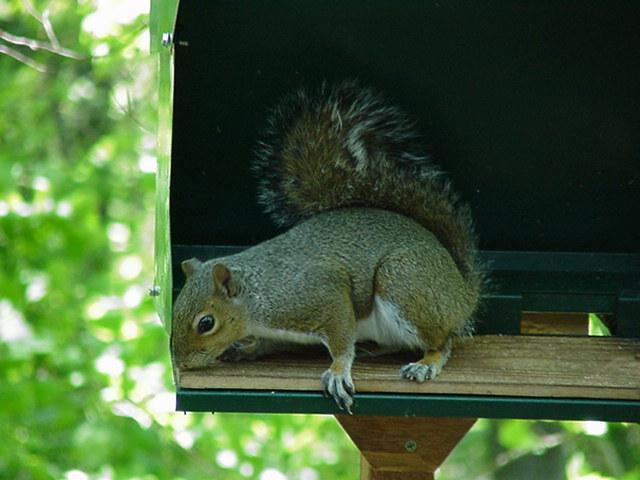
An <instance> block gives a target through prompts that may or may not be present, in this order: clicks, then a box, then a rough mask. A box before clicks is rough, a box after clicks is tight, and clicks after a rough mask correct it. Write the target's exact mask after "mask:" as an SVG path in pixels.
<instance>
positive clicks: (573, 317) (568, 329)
mask: <svg viewBox="0 0 640 480" xmlns="http://www.w3.org/2000/svg"><path fill="white" fill-rule="evenodd" d="M520 332H521V333H523V334H563V335H588V334H589V314H588V313H547V312H545V313H540V312H524V313H523V314H522V321H521V322H520Z"/></svg>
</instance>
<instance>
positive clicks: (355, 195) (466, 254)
mask: <svg viewBox="0 0 640 480" xmlns="http://www.w3.org/2000/svg"><path fill="white" fill-rule="evenodd" d="M254 170H255V172H256V173H257V176H258V179H259V183H260V185H259V200H260V202H261V203H262V204H263V205H264V207H265V210H266V211H267V213H269V214H270V215H271V216H272V217H273V219H274V221H275V222H276V223H277V224H278V225H281V226H285V225H292V224H294V223H296V222H298V221H300V220H302V219H304V218H306V217H309V216H311V215H313V214H315V213H318V212H321V211H324V210H329V209H335V208H341V207H350V206H363V207H373V208H381V209H386V210H392V211H395V212H398V213H401V214H403V215H406V216H408V217H410V218H413V219H414V220H416V221H417V222H419V223H420V224H422V225H423V226H424V227H425V228H427V229H428V230H429V231H431V232H432V233H433V234H434V235H435V236H436V237H437V238H438V240H439V241H440V242H441V243H442V244H443V245H444V246H445V248H447V250H448V251H449V252H450V253H451V256H452V257H453V259H454V260H455V262H456V264H457V265H458V267H459V269H460V271H461V272H462V274H463V275H464V276H465V278H467V280H468V281H469V282H470V283H471V284H473V285H474V286H475V287H477V288H480V283H481V282H482V274H481V273H480V269H479V268H478V266H477V260H476V239H475V235H474V230H473V224H472V220H471V215H470V212H469V208H468V207H467V206H466V205H464V204H462V203H461V202H460V201H459V198H458V196H457V194H456V193H454V192H453V190H452V189H451V184H450V183H449V181H448V180H447V179H446V178H445V177H444V175H443V174H442V172H441V171H440V170H439V169H438V167H436V166H434V165H433V164H432V163H431V158H430V155H429V154H428V153H427V152H426V150H425V149H424V147H423V145H422V143H421V141H420V138H419V135H418V134H417V132H416V131H415V122H414V121H413V120H411V119H410V118H409V117H408V116H407V115H406V114H405V113H403V112H402V111H401V110H399V109H397V108H395V107H393V106H390V105H389V104H387V103H386V101H385V100H384V98H383V97H382V96H380V95H379V94H377V93H376V92H374V91H372V90H371V89H368V88H363V87H361V86H359V84H358V83H357V82H354V81H350V82H345V83H342V84H339V85H336V86H328V85H326V84H323V85H322V86H321V87H320V88H319V89H317V90H315V91H310V90H300V91H298V92H296V93H294V94H292V95H289V96H288V97H286V98H285V99H284V100H283V101H282V102H281V103H280V104H279V105H278V106H277V107H276V108H275V109H274V110H273V111H272V114H271V117H270V118H269V123H268V127H267V129H266V130H265V132H264V134H263V138H262V139H261V141H260V142H259V145H258V149H257V158H256V161H255V164H254Z"/></svg>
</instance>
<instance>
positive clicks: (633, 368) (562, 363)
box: [178, 335, 640, 400]
mask: <svg viewBox="0 0 640 480" xmlns="http://www.w3.org/2000/svg"><path fill="white" fill-rule="evenodd" d="M417 358H418V356H417V355H413V356H412V355H403V356H385V357H378V358H365V359H360V358H358V359H357V360H356V362H355V363H354V366H353V377H354V381H355V383H356V389H357V391H358V392H379V393H381V392H397V393H412V394H416V393H425V394H432V393H437V394H473V395H498V396H499V395H509V396H510V395H514V396H523V397H573V398H610V399H633V400H637V399H640V340H639V339H625V338H614V337H560V336H548V337H544V336H524V335H522V336H508V335H504V336H502V335H486V336H477V337H474V338H473V339H470V340H466V341H464V342H462V343H460V344H459V345H457V346H456V347H455V348H454V352H453V355H452V357H451V359H450V360H449V363H448V364H447V365H446V366H445V368H444V370H443V371H442V373H441V374H440V375H439V376H438V377H437V378H435V379H434V380H431V381H428V382H425V383H415V382H410V381H407V380H404V379H402V378H400V377H399V374H398V371H399V368H400V367H401V366H402V365H403V364H404V363H406V362H408V361H412V360H416V359H417ZM328 366H329V357H328V356H327V355H325V354H323V353H315V354H309V355H302V354H298V355H296V356H290V357H273V358H265V359H263V360H258V361H253V362H238V363H219V364H216V365H214V366H212V367H210V368H209V369H206V370H192V371H188V370H183V371H179V372H178V384H179V386H180V387H182V388H195V389H204V388H213V389H216V388H218V389H252V390H253V389H258V390H261V389H264V390H298V391H300V390H302V391H312V390H319V389H320V375H321V374H322V372H323V371H324V370H325V369H326V368H327V367H328Z"/></svg>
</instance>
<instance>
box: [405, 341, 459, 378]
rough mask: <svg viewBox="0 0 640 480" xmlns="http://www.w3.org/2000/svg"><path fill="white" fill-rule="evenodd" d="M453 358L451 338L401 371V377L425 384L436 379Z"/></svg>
mask: <svg viewBox="0 0 640 480" xmlns="http://www.w3.org/2000/svg"><path fill="white" fill-rule="evenodd" d="M450 356H451V337H449V338H448V339H447V340H446V341H445V343H444V345H443V346H441V347H440V348H438V349H429V350H427V351H426V352H425V354H424V357H423V358H422V359H420V360H418V361H417V362H412V363H408V364H407V365H405V366H404V367H402V368H401V369H400V375H401V376H402V377H403V378H406V379H408V380H415V381H417V382H424V381H425V380H431V379H432V378H434V377H436V376H437V375H438V374H439V373H440V372H441V371H442V367H444V365H445V364H446V363H447V360H449V357H450Z"/></svg>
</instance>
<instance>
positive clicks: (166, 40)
mask: <svg viewBox="0 0 640 480" xmlns="http://www.w3.org/2000/svg"><path fill="white" fill-rule="evenodd" d="M172 43H173V35H171V34H170V33H169V32H165V33H163V34H162V46H163V47H169V46H171V44H172Z"/></svg>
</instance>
